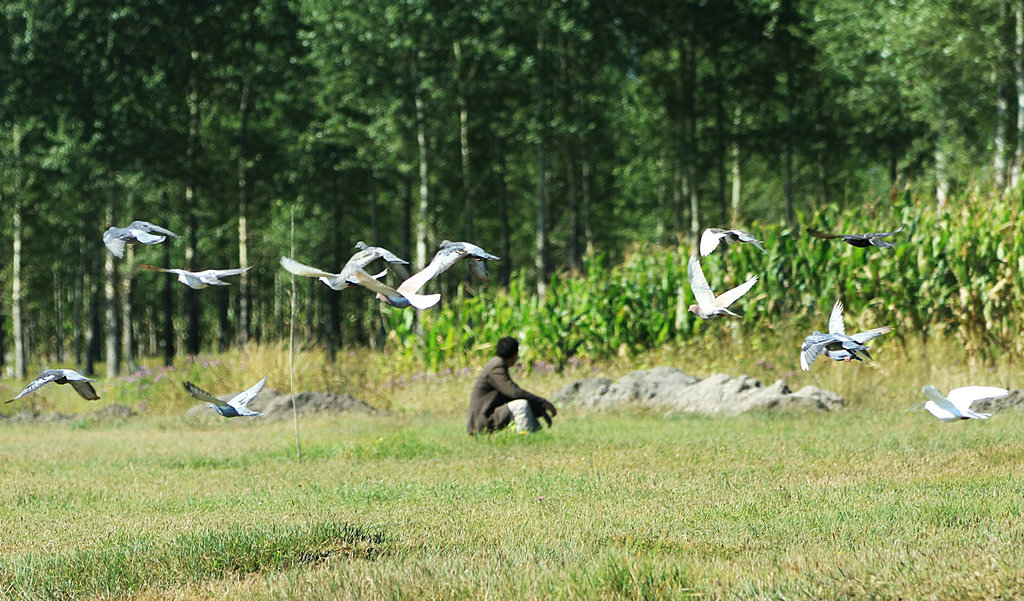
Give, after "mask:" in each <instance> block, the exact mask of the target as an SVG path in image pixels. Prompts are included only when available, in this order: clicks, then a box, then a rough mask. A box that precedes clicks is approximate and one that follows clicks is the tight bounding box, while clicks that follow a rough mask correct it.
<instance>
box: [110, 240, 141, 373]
mask: <svg viewBox="0 0 1024 601" xmlns="http://www.w3.org/2000/svg"><path fill="white" fill-rule="evenodd" d="M107 254H108V255H109V254H110V253H107ZM134 257H135V247H134V246H132V245H130V244H129V245H126V246H125V249H124V262H123V264H124V272H125V273H128V274H130V273H132V266H133V265H134V263H135V261H134ZM133 318H134V316H133V314H132V278H131V277H130V276H127V275H126V276H124V277H122V278H121V364H122V365H123V366H124V368H125V370H126V371H127V372H128V373H131V372H133V371H135V368H136V364H135V349H134V343H135V333H134V325H135V324H134V319H133Z"/></svg>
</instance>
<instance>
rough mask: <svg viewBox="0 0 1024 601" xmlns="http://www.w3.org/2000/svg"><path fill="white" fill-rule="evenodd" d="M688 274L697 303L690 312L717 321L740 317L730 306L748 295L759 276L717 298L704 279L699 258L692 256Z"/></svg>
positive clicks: (687, 269)
mask: <svg viewBox="0 0 1024 601" xmlns="http://www.w3.org/2000/svg"><path fill="white" fill-rule="evenodd" d="M686 272H687V275H688V276H689V280H690V289H691V290H693V298H694V300H696V301H697V303H696V304H693V305H690V306H689V311H690V312H691V313H693V314H694V315H696V316H697V317H700V318H701V319H716V318H718V317H721V316H723V315H732V316H733V317H739V315H737V314H735V313H733V312H732V311H730V310H729V305H731V304H733V303H734V302H736V301H737V300H739V298H740V297H741V296H743V295H744V294H746V293H747V291H748V290H750V289H751V287H753V285H754V284H756V283H757V276H756V275H755V276H754V277H752V278H750V279H749V280H747V281H746V282H743V283H742V284H740V285H739V286H736V287H735V288H733V289H732V290H728V291H726V292H723V293H721V294H719V295H718V296H715V293H714V292H713V291H712V290H711V286H710V285H709V284H708V280H707V278H705V277H704V271H703V270H702V269H701V268H700V262H699V261H698V260H697V257H695V256H693V255H691V256H690V262H689V264H688V265H687V268H686Z"/></svg>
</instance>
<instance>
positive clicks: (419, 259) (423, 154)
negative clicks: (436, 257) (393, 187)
mask: <svg viewBox="0 0 1024 601" xmlns="http://www.w3.org/2000/svg"><path fill="white" fill-rule="evenodd" d="M413 81H414V82H416V90H415V92H414V94H415V97H414V102H415V105H416V148H417V150H418V157H419V159H418V162H419V190H420V197H419V202H418V203H417V205H416V217H415V225H414V227H415V228H416V268H417V269H420V268H422V267H423V266H425V265H426V264H427V260H428V259H427V217H428V215H429V212H430V187H429V185H428V181H429V180H428V178H429V175H430V174H429V170H428V163H427V156H428V152H427V123H426V121H427V118H426V114H425V108H424V102H423V94H422V93H421V92H420V88H419V64H418V59H417V58H416V57H415V56H414V57H413Z"/></svg>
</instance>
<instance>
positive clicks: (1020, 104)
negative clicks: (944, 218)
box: [1010, 0, 1024, 188]
mask: <svg viewBox="0 0 1024 601" xmlns="http://www.w3.org/2000/svg"><path fill="white" fill-rule="evenodd" d="M1013 25H1014V27H1013V30H1014V36H1013V79H1014V88H1015V92H1016V94H1017V115H1016V125H1017V128H1016V129H1017V132H1016V133H1017V135H1016V136H1014V141H1013V164H1012V165H1011V166H1010V187H1011V188H1016V187H1017V184H1018V182H1020V174H1021V162H1022V161H1024V0H1017V1H1016V2H1014V6H1013Z"/></svg>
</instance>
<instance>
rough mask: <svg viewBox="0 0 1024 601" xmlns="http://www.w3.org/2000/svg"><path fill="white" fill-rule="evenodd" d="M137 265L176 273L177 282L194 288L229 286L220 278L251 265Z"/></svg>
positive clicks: (242, 271)
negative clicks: (191, 267)
mask: <svg viewBox="0 0 1024 601" xmlns="http://www.w3.org/2000/svg"><path fill="white" fill-rule="evenodd" d="M139 267H141V268H142V269H145V270H148V271H161V272H163V273H174V274H177V275H178V281H179V282H181V283H182V284H185V285H186V286H188V287H189V288H192V289H195V290H199V289H201V288H206V287H207V286H230V284H228V283H227V282H225V281H222V280H221V278H226V277H228V276H232V275H240V274H243V273H245V272H246V271H249V270H250V269H252V265H250V266H248V267H236V268H234V269H206V270H204V271H186V270H184V269H167V268H165V267H157V266H156V265H150V264H148V263H139Z"/></svg>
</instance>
